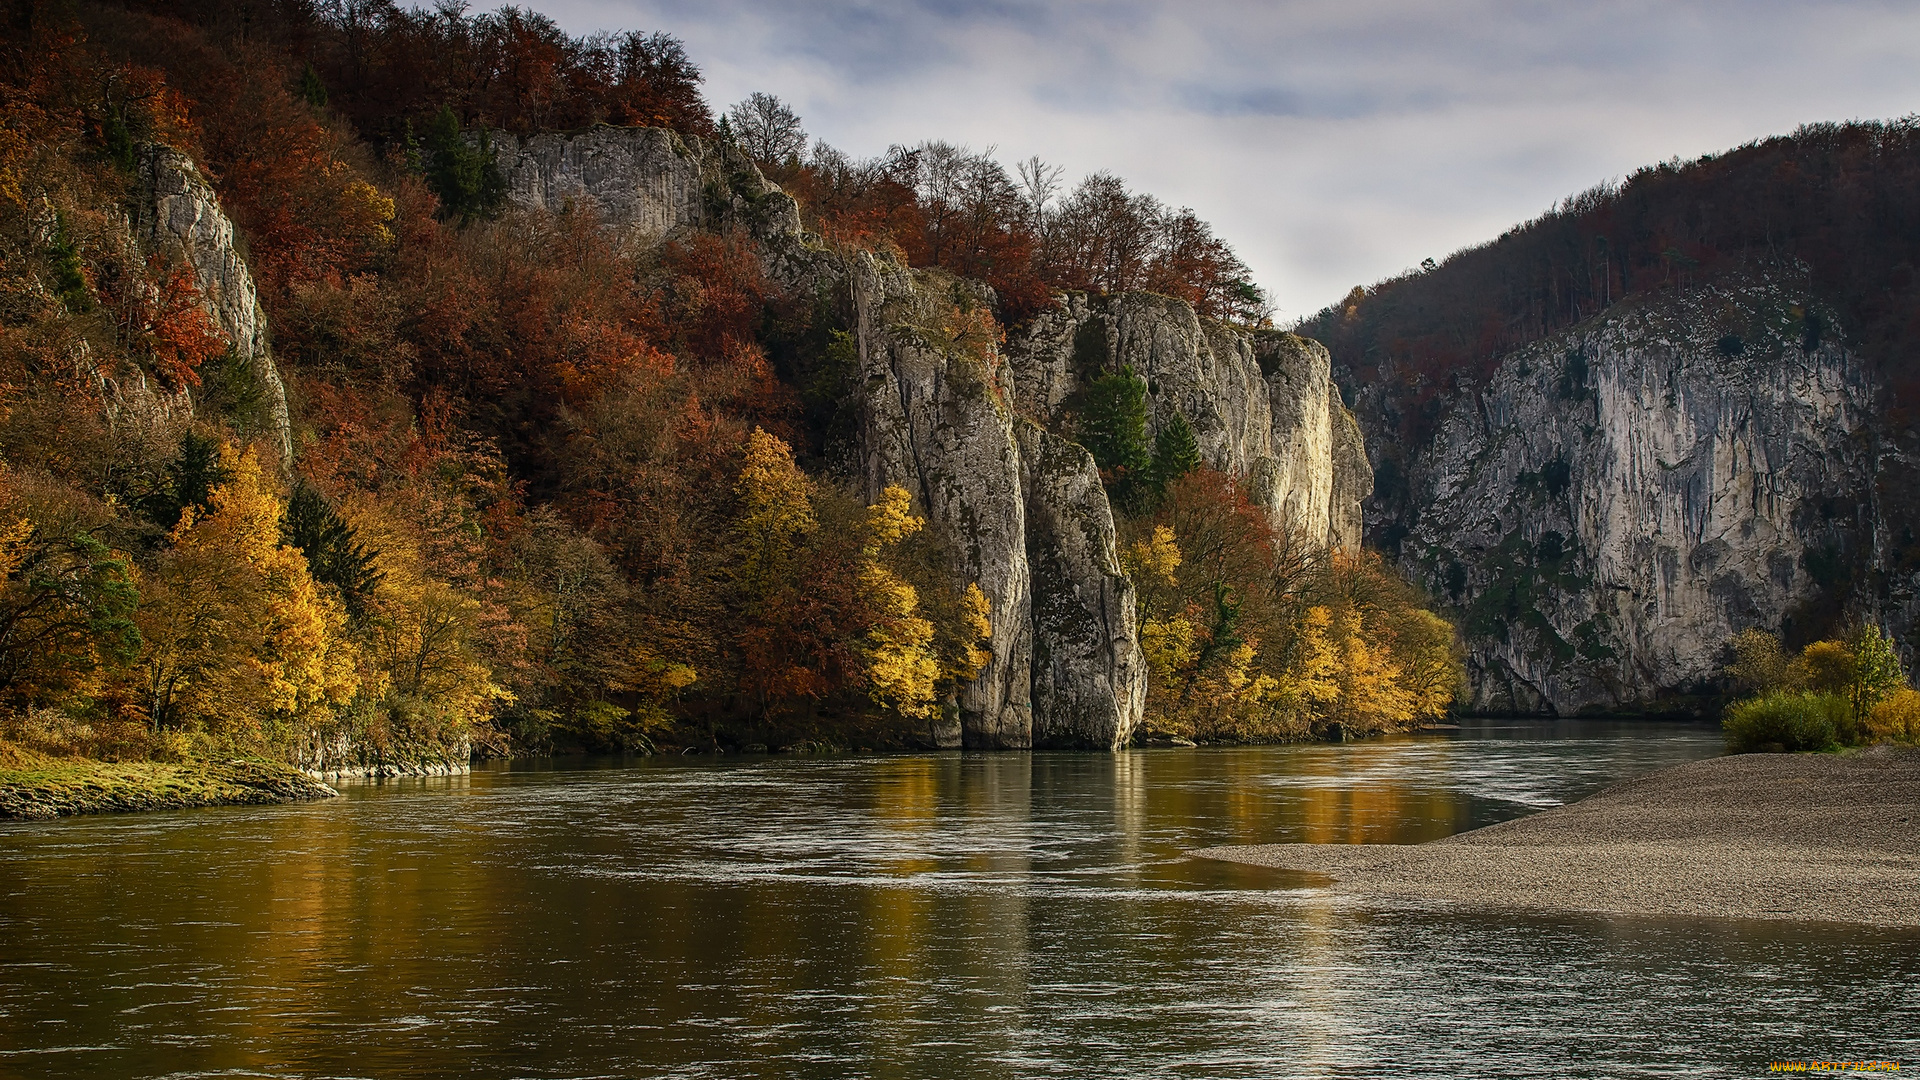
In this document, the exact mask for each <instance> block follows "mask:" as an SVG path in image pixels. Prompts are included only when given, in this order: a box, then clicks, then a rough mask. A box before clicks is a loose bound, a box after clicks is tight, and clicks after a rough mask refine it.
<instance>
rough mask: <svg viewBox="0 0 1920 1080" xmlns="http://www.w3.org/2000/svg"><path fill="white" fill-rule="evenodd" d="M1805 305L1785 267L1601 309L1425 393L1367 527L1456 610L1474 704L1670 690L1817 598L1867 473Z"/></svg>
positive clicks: (1859, 380) (1709, 675) (1604, 700)
mask: <svg viewBox="0 0 1920 1080" xmlns="http://www.w3.org/2000/svg"><path fill="white" fill-rule="evenodd" d="M1815 306H1816V305H1814V304H1813V302H1812V300H1811V299H1810V298H1809V297H1808V295H1807V293H1806V290H1805V288H1804V286H1803V285H1800V284H1797V283H1796V282H1795V281H1794V280H1793V279H1792V277H1791V275H1788V274H1778V275H1774V276H1771V277H1769V276H1765V275H1756V276H1753V277H1751V278H1744V279H1741V280H1739V281H1733V282H1728V283H1724V284H1721V285H1717V286H1709V287H1706V288H1702V289H1697V290H1695V291H1693V292H1692V293H1690V294H1688V295H1687V296H1685V297H1684V298H1680V299H1674V298H1670V297H1669V298H1665V299H1661V300H1656V301H1649V302H1636V303H1635V304H1633V305H1622V306H1620V307H1616V308H1614V309H1612V310H1611V311H1609V312H1608V313H1607V314H1606V315H1604V316H1602V317H1600V318H1598V319H1596V320H1593V321H1591V322H1589V323H1587V324H1583V325H1582V326H1581V327H1579V328H1576V329H1575V330H1573V331H1571V332H1568V333H1565V334H1561V335H1557V336H1554V337H1552V338H1549V339H1546V340H1543V341H1540V342H1538V343H1536V344H1535V345H1533V346H1531V347H1529V348H1527V349H1524V350H1522V351H1520V352H1519V353H1517V354H1515V355H1512V356H1509V357H1508V358H1507V359H1506V360H1505V362H1504V363H1502V364H1501V365H1500V367H1499V368H1498V369H1497V370H1496V371H1495V372H1494V374H1493V375H1492V377H1491V378H1490V379H1489V380H1487V381H1486V382H1485V383H1484V384H1483V385H1476V386H1471V387H1468V388H1465V389H1463V390H1460V391H1458V392H1456V393H1455V394H1453V395H1452V396H1450V397H1448V398H1446V399H1444V401H1443V407H1442V409H1441V412H1440V419H1439V424H1438V429H1437V433H1436V434H1435V436H1434V437H1433V439H1432V441H1431V443H1430V444H1429V445H1427V446H1426V447H1424V448H1422V449H1421V450H1420V451H1419V452H1418V453H1417V454H1416V455H1415V456H1414V457H1413V458H1412V459H1411V460H1410V461H1408V462H1407V464H1406V465H1405V466H1404V476H1403V477H1401V476H1396V477H1394V478H1393V482H1392V483H1391V484H1390V485H1388V487H1389V488H1390V490H1387V491H1385V492H1383V494H1384V495H1385V496H1386V498H1384V499H1383V500H1381V502H1380V503H1379V504H1378V505H1377V506H1376V507H1375V510H1374V514H1373V517H1372V518H1371V520H1370V525H1371V526H1372V527H1373V529H1374V530H1375V532H1376V534H1378V535H1381V536H1383V537H1384V538H1386V539H1389V540H1393V539H1398V540H1399V550H1400V554H1401V558H1402V561H1403V563H1404V565H1405V566H1406V567H1407V568H1408V569H1409V570H1411V571H1413V572H1414V573H1415V574H1416V575H1418V576H1420V577H1423V578H1424V579H1425V580H1426V582H1427V583H1428V584H1429V586H1430V587H1431V588H1432V589H1433V591H1434V592H1435V593H1436V595H1438V596H1439V597H1441V598H1442V599H1444V600H1446V601H1448V602H1449V603H1451V604H1453V605H1456V607H1457V610H1458V612H1459V614H1460V616H1461V618H1462V622H1463V624H1464V630H1465V631H1466V635H1467V639H1468V647H1469V649H1470V654H1471V655H1470V662H1469V668H1470V674H1471V680H1472V696H1471V705H1472V706H1473V707H1476V708H1479V709H1482V710H1488V711H1503V712H1504V711H1518V712H1536V711H1539V712H1556V713H1561V714H1567V713H1573V712H1578V711H1580V710H1582V709H1590V710H1605V709H1616V708H1620V707H1624V706H1640V705H1645V704H1650V703H1652V702H1654V701H1656V700H1657V699H1660V698H1663V697H1672V696H1674V695H1684V694H1686V693H1688V692H1689V691H1692V690H1696V689H1704V688H1705V686H1706V684H1708V683H1710V682H1711V681H1712V680H1713V679H1715V677H1716V676H1717V675H1718V674H1719V671H1720V669H1721V667H1722V665H1723V664H1724V663H1725V659H1724V656H1723V650H1724V645H1725V643H1726V641H1727V639H1728V638H1730V637H1731V636H1732V635H1733V634H1734V633H1736V632H1738V631H1739V630H1741V629H1743V628H1746V627H1751V626H1758V627H1761V628H1764V629H1767V630H1777V629H1779V628H1781V627H1782V625H1783V624H1786V625H1787V627H1788V629H1789V631H1790V632H1791V630H1792V627H1793V624H1794V621H1795V620H1796V619H1800V620H1802V621H1803V622H1805V621H1807V620H1809V619H1812V618H1814V617H1815V616H1816V615H1818V614H1819V613H1820V612H1821V611H1823V610H1825V609H1826V608H1828V607H1830V606H1831V603H1832V599H1833V598H1832V596H1831V595H1830V593H1831V592H1832V588H1833V586H1834V585H1835V581H1834V575H1835V573H1836V570H1835V567H1836V566H1838V565H1841V564H1844V562H1845V561H1846V558H1847V555H1846V553H1847V552H1848V551H1849V550H1850V549H1851V548H1853V547H1857V546H1858V543H1859V537H1861V536H1862V535H1866V534H1871V533H1872V532H1873V531H1874V525H1873V519H1874V516H1875V510H1874V508H1873V506H1872V505H1871V503H1872V500H1873V496H1872V492H1873V490H1874V474H1875V472H1876V470H1877V469H1878V468H1879V467H1880V466H1879V465H1878V464H1877V463H1876V456H1875V451H1874V446H1873V439H1872V438H1871V436H1870V435H1869V434H1868V433H1867V429H1866V428H1867V424H1868V423H1869V420H1870V417H1871V415H1872V414H1871V412H1870V408H1869V406H1870V404H1871V398H1872V391H1871V388H1870V387H1869V386H1868V384H1867V382H1866V379H1865V377H1864V376H1863V373H1862V371H1861V369H1860V365H1859V364H1858V362H1857V361H1856V359H1855V358H1854V356H1853V355H1852V354H1851V353H1850V352H1849V351H1848V350H1847V349H1846V348H1844V347H1843V346H1842V345H1840V344H1839V343H1837V342H1835V341H1833V340H1831V335H1830V334H1829V335H1828V339H1827V340H1821V338H1820V334H1819V327H1820V325H1821V321H1820V320H1819V318H1818V316H1817V314H1816V315H1815V316H1814V317H1813V318H1809V312H1810V310H1812V309H1813V308H1814V307H1815ZM1825 325H1829V326H1831V325H1833V322H1832V320H1831V318H1830V317H1829V318H1828V319H1827V320H1826V323H1825ZM1395 471H1396V472H1399V471H1401V469H1400V468H1399V467H1396V470H1395ZM1819 629H1820V628H1819V627H1812V630H1813V631H1814V632H1818V630H1819Z"/></svg>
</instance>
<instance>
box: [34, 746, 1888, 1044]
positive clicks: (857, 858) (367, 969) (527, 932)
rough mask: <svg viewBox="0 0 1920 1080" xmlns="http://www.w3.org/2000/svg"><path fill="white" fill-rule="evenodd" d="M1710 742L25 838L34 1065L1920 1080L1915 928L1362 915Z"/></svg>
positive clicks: (594, 791) (453, 787)
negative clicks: (1434, 849)
mask: <svg viewBox="0 0 1920 1080" xmlns="http://www.w3.org/2000/svg"><path fill="white" fill-rule="evenodd" d="M1717 749H1718V737H1717V733H1716V732H1713V731H1711V730H1710V729H1706V728H1697V727H1674V726H1657V725H1630V724H1614V723H1600V722H1571V723H1560V724H1530V725H1492V726H1486V727H1481V728H1471V729H1469V730H1466V731H1463V732H1460V733H1457V734H1456V733H1449V734H1445V735H1429V736H1416V737H1407V738H1400V739H1394V740H1384V741H1375V742H1366V743H1356V744H1348V745H1343V746H1322V745H1316V746H1292V747H1260V748H1245V749H1231V750H1224V749H1223V750H1211V749H1208V750H1198V751H1153V752H1134V753H1128V754H1120V755H1114V756H1105V755H1031V756H1030V755H1016V754H1001V755H965V756H963V755H959V754H949V755H929V756H919V757H863V758H852V757H849V758H832V759H787V758H749V759H740V760H727V761H724V762H720V763H714V762H711V761H708V762H704V763H701V764H686V763H683V762H679V761H674V762H651V761H643V762H636V763H628V764H627V765H626V766H625V767H607V765H606V764H605V763H603V764H602V765H601V766H600V767H579V766H575V767H570V768H566V767H563V768H558V769H555V768H550V767H545V766H542V767H529V766H527V765H516V766H513V767H503V768H497V769H489V770H483V771H481V772H478V773H475V774H474V775H473V776H472V777H470V778H455V779H451V780H438V781H413V782H400V783H388V784H384V785H363V786H356V787H353V788H350V789H349V790H348V796H347V797H346V798H344V799H339V800H334V801H331V802H327V803H318V804H312V805H305V806H294V807H270V808H227V809H219V810H206V811H194V812H185V813H174V814H154V815H145V816H139V817H126V818H95V819H82V820H74V821H64V822H55V823H49V824H36V825H24V824H23V825H9V826H4V827H0V1076H11V1075H20V1076H41V1075H48V1076H54V1075H72V1076H79V1075H98V1076H182V1077H184V1076H211V1075H228V1076H299V1077H361V1076H364V1077H390V1076H446V1075H459V1076H477V1077H548V1076H553V1077H600V1076H664V1075H672V1076H686V1077H735V1076H801V1077H841V1076H870V1077H901V1078H908V1077H922V1076H963V1075H964V1076H984V1077H1027V1076H1074V1077H1109V1076H1149V1075H1152V1076H1159V1075H1173V1076H1195V1077H1215V1076H1218V1077H1278V1076H1403V1075H1404V1076H1595V1077H1616V1076H1639V1075H1646V1076H1657V1075H1688V1076H1752V1075H1760V1074H1762V1073H1764V1072H1765V1064H1766V1062H1767V1061H1769V1060H1771V1059H1775V1058H1795V1059H1806V1058H1846V1059H1854V1058H1863V1057H1871V1058H1878V1059H1901V1058H1904V1059H1905V1063H1906V1064H1907V1065H1908V1067H1913V1066H1914V1065H1916V1064H1920V992H1917V991H1916V990H1915V986H1916V982H1920V935H1915V934H1907V933H1893V932H1878V931H1866V930H1861V929H1858V928H1838V927H1820V926H1795V925H1791V924H1776V923H1758V922H1748V923H1740V922H1729V921H1720V922H1716V921H1704V920H1701V921H1693V920H1633V919H1603V918H1597V917H1572V916H1568V917H1544V916H1528V915H1517V914H1513V913H1503V912H1500V911H1498V910H1485V911H1462V910H1458V909H1447V908H1444V907H1440V906H1421V905H1398V906H1387V907H1381V906H1378V905H1373V906H1367V905H1362V904H1359V903H1357V902H1355V901H1352V900H1348V899H1345V898H1341V897H1337V896H1335V895H1333V894H1332V893H1330V892H1329V891H1328V890H1326V889H1325V888H1322V887H1321V885H1322V884H1323V883H1321V882H1318V881H1317V880H1315V879H1311V878H1308V877H1304V876H1299V875H1287V874H1283V873H1280V872H1276V871H1266V870H1261V869H1259V868H1255V867H1243V866H1235V865H1230V864H1223V863H1212V862H1205V861H1199V860H1192V859H1188V858H1186V857H1185V856H1183V855H1182V852H1184V851H1186V850H1188V849H1191V848H1194V847H1199V846H1204V845H1209V844H1222V843H1267V842H1284V841H1307V842H1316V843H1342V842H1367V843H1414V842H1419V841H1422V840H1428V839H1433V838H1436V837H1440V836H1445V835H1448V834H1450V833H1453V832H1457V831H1460V830H1462V829H1467V828H1473V827H1477V826H1479V825H1483V824H1488V823H1490V822H1493V821H1498V820H1503V819H1506V818H1510V817H1514V816H1517V815H1520V814H1525V813H1530V812H1533V811H1536V810H1540V809H1544V808H1547V807H1550V806H1553V805H1556V804H1558V803H1560V802H1564V801H1567V800H1570V799H1574V798H1578V797H1580V796H1582V795H1585V794H1588V793H1590V792H1592V791H1594V790H1596V789H1598V788H1599V787H1602V786H1604V785H1606V784H1608V783H1610V782H1613V781H1615V780H1618V779H1623V778H1626V777H1630V776H1636V775H1640V774H1643V773H1646V772H1650V771H1652V770H1654V769H1657V768H1661V767H1664V766H1666V765H1670V764H1675V763H1677V762H1680V761H1685V760H1690V759H1693V758H1698V757H1703V756H1709V755H1711V754H1713V753H1715V752H1717Z"/></svg>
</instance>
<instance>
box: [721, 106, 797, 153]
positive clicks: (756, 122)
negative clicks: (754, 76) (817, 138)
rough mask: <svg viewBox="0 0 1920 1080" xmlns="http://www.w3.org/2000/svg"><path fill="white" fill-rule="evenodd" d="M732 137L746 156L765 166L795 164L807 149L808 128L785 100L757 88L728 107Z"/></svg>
mask: <svg viewBox="0 0 1920 1080" xmlns="http://www.w3.org/2000/svg"><path fill="white" fill-rule="evenodd" d="M727 120H728V126H729V130H730V132H731V134H732V136H733V140H734V142H735V143H737V144H738V145H739V147H740V149H742V150H744V151H746V153H747V156H748V157H750V158H752V159H754V160H755V161H757V162H759V163H760V164H761V165H762V166H764V167H767V168H778V167H781V166H785V165H792V164H798V163H799V161H800V156H801V155H802V154H804V153H806V150H807V131H806V128H804V127H802V126H801V124H800V117H799V115H798V114H796V113H795V112H794V111H793V109H792V108H791V107H789V106H788V105H787V103H786V102H784V101H781V100H780V99H779V98H777V97H775V96H773V95H772V94H766V93H761V92H760V91H758V90H756V91H754V92H753V93H751V94H749V95H747V98H746V100H745V101H741V102H738V103H736V104H735V105H734V106H733V107H732V108H730V109H728V110H727Z"/></svg>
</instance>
